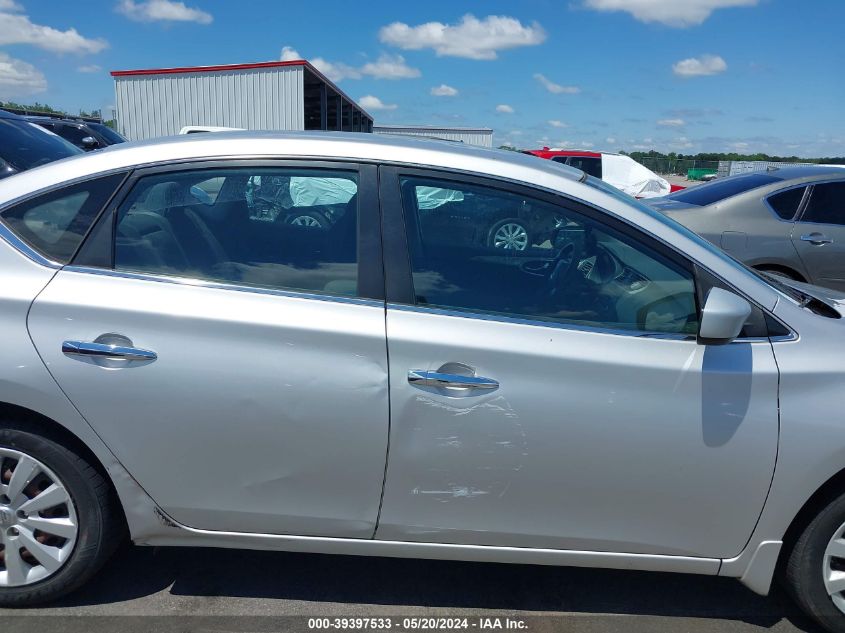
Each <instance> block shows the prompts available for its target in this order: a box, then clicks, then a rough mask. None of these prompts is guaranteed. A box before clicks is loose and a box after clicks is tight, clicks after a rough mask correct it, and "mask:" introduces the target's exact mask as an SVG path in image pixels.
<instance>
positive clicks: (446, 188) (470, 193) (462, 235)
mask: <svg viewBox="0 0 845 633" xmlns="http://www.w3.org/2000/svg"><path fill="white" fill-rule="evenodd" d="M432 190H440V191H443V192H450V193H451V195H450V196H449V199H448V200H447V201H444V202H443V203H442V204H438V205H437V206H434V207H431V206H430V205H428V202H429V200H430V198H428V197H427V196H425V195H424V194H425V193H426V192H429V191H432ZM401 191H402V198H403V206H404V208H405V216H406V221H407V222H408V233H409V248H410V252H411V263H412V275H413V285H414V295H415V303H416V304H417V305H419V306H431V307H438V308H447V309H456V310H462V311H470V312H474V313H488V314H494V315H503V316H512V317H518V318H525V319H530V320H537V321H548V322H558V323H572V324H577V325H584V326H589V327H596V328H602V329H611V330H621V331H629V332H630V331H634V332H642V333H671V334H682V335H694V334H695V333H696V332H697V328H698V313H697V307H696V289H695V281H694V276H693V274H692V272H691V271H690V270H689V269H688V268H687V267H686V266H685V265H684V264H682V263H680V262H679V261H676V260H674V259H671V258H669V257H666V256H665V255H664V254H662V253H661V252H659V251H658V249H657V248H656V245H655V246H650V245H648V244H645V243H643V242H641V241H640V240H638V239H635V238H632V237H631V236H630V235H627V234H625V233H622V232H620V231H619V230H617V229H614V228H612V227H611V226H609V225H606V224H604V223H602V222H599V221H597V220H595V219H593V218H591V217H588V216H587V215H585V214H583V213H581V212H579V211H578V210H577V209H576V208H575V205H574V204H573V205H572V206H571V207H570V206H566V205H560V204H553V203H550V202H545V201H543V200H538V199H535V198H531V197H527V196H524V195H521V194H518V193H515V192H512V191H508V190H501V189H497V188H493V187H488V186H479V185H476V184H469V183H457V182H453V181H445V180H437V179H429V178H417V177H406V178H402V179H401Z"/></svg>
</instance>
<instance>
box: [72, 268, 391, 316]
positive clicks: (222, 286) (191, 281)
mask: <svg viewBox="0 0 845 633" xmlns="http://www.w3.org/2000/svg"><path fill="white" fill-rule="evenodd" d="M62 270H66V271H68V272H71V273H80V274H86V275H101V276H104V277H117V278H120V279H132V280H135V281H155V282H158V283H169V284H174V285H178V286H192V287H195V288H209V289H212V290H233V291H235V292H248V293H252V294H258V295H270V296H275V297H289V298H292V299H309V300H316V301H329V302H332V303H347V304H353V305H365V306H372V307H378V308H384V301H380V300H377V299H363V298H360V297H345V296H343V295H330V294H320V293H317V292H309V291H307V290H301V291H300V290H282V289H279V288H263V287H261V286H245V285H242V284H234V283H226V282H222V281H210V280H207V279H198V278H193V277H179V276H176V275H172V276H171V275H162V274H154V273H142V272H130V271H124V270H111V269H109V268H95V267H93V266H73V265H69V266H65V267H64V268H62Z"/></svg>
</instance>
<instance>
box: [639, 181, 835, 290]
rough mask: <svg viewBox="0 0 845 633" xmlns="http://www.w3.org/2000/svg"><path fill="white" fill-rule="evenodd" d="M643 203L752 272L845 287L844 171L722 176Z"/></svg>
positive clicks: (820, 284) (831, 286) (833, 286)
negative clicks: (752, 270) (736, 260)
mask: <svg viewBox="0 0 845 633" xmlns="http://www.w3.org/2000/svg"><path fill="white" fill-rule="evenodd" d="M647 204H649V205H650V206H652V207H653V208H655V209H657V210H659V211H661V212H662V213H665V214H666V215H668V216H669V217H671V218H673V219H675V220H677V221H678V222H680V223H681V224H683V225H684V226H686V227H687V228H689V229H692V230H693V231H695V232H696V233H698V234H699V235H701V236H702V237H704V238H706V239H707V240H709V241H711V242H712V243H713V244H715V245H716V246H719V247H720V248H722V249H724V250H725V251H727V252H728V253H730V254H731V255H733V256H734V257H736V258H737V259H739V260H740V261H742V262H744V263H746V264H748V265H749V266H752V267H754V268H756V269H757V270H762V271H765V272H769V273H772V274H776V275H780V276H781V277H787V278H788V279H793V280H796V281H802V282H808V283H811V284H816V285H819V286H825V287H828V288H833V289H836V290H845V169H843V168H838V167H833V166H825V165H818V166H801V167H787V168H781V169H773V170H770V171H767V172H755V173H750V174H742V175H739V176H731V177H730V178H720V179H718V180H715V181H713V182H711V183H708V184H705V185H701V186H698V187H691V188H689V189H685V190H683V191H678V192H676V193H673V194H671V195H668V196H665V197H663V198H655V199H653V200H649V201H648V202H647Z"/></svg>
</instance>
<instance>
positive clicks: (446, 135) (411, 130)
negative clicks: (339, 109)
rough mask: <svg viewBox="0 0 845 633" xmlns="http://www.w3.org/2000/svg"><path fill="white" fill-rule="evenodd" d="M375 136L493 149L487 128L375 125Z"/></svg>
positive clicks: (490, 130)
mask: <svg viewBox="0 0 845 633" xmlns="http://www.w3.org/2000/svg"><path fill="white" fill-rule="evenodd" d="M373 132H375V133H376V134H399V135H402V136H425V137H428V138H442V139H445V140H447V141H458V142H460V143H466V144H467V145H480V146H481V147H493V130H492V129H490V128H489V127H428V126H416V125H407V126H406V125H376V126H374V127H373Z"/></svg>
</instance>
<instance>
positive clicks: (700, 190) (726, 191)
mask: <svg viewBox="0 0 845 633" xmlns="http://www.w3.org/2000/svg"><path fill="white" fill-rule="evenodd" d="M778 180H780V178H775V177H773V176H769V175H767V174H742V175H741V176H731V177H730V178H723V179H721V180H719V179H716V180H713V181H712V182H708V183H707V184H704V185H698V186H697V187H688V188H687V189H684V190H682V191H677V192H675V193H673V194H670V195H668V196H666V199H667V200H677V201H678V202H685V203H687V204H694V205H697V206H700V207H703V206H706V205H708V204H713V203H715V202H719V201H721V200H724V199H725V198H730V197H731V196H735V195H737V194H740V193H743V192H745V191H749V190H750V189H755V188H757V187H762V186H764V185H770V184H772V183H773V182H777V181H778Z"/></svg>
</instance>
